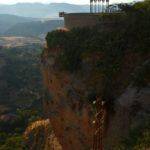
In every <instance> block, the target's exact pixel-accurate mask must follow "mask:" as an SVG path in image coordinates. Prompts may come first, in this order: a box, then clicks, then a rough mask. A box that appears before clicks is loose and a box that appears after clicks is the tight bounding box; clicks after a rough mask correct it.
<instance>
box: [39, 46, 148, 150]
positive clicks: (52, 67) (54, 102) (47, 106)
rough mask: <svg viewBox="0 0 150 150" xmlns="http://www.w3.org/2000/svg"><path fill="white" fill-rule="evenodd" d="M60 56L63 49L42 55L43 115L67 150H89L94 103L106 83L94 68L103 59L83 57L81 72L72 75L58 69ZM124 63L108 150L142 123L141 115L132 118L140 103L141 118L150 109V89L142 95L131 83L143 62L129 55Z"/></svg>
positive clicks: (107, 136) (106, 144) (107, 135)
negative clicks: (133, 107)
mask: <svg viewBox="0 0 150 150" xmlns="http://www.w3.org/2000/svg"><path fill="white" fill-rule="evenodd" d="M60 52H61V49H57V48H54V49H53V48H52V49H45V50H44V53H43V55H42V64H43V66H42V71H43V79H44V85H45V94H44V111H45V114H46V117H48V118H49V119H50V121H51V125H52V129H53V131H54V133H55V135H56V137H57V138H58V140H59V142H60V144H61V145H62V148H63V149H64V150H76V149H79V150H90V148H91V147H92V143H93V124H92V122H93V120H94V109H93V105H92V102H93V101H94V100H95V93H96V94H99V96H101V91H102V88H103V79H104V78H103V75H102V74H101V73H99V72H97V70H96V69H95V68H94V66H95V65H94V64H95V62H96V61H97V60H98V59H100V58H101V57H102V55H101V54H97V53H93V54H90V55H86V56H84V58H83V61H82V68H81V69H80V70H78V71H76V72H74V73H71V72H69V71H64V70H61V69H60V68H59V64H58V58H57V56H58V54H59V53H60ZM123 59H124V60H125V61H124V63H123V64H122V68H121V71H120V72H119V73H118V74H117V76H116V77H115V83H116V87H115V88H114V89H113V90H114V91H113V92H114V93H115V94H116V95H117V94H118V95H117V96H118V97H117V99H116V102H115V104H116V105H115V112H114V113H113V114H110V117H109V121H108V124H107V132H106V133H105V137H104V147H105V148H106V150H113V149H114V150H116V145H119V142H120V140H121V138H122V137H126V136H127V135H128V130H129V128H130V126H131V125H132V124H133V123H135V122H138V121H140V120H139V117H137V118H136V117H135V116H138V115H139V113H138V111H137V113H135V116H134V117H135V118H134V117H133V116H132V115H130V113H131V112H132V105H134V104H136V103H139V104H140V105H141V106H143V110H139V111H141V113H142V114H144V112H145V111H147V109H148V106H149V102H148V99H149V98H150V95H149V94H148V92H146V91H149V89H141V92H140V93H139V91H138V90H137V89H136V88H133V87H132V86H130V82H129V81H128V77H129V74H130V73H132V71H133V70H134V68H136V66H137V63H136V62H138V61H141V60H142V58H140V59H139V56H137V55H136V54H130V53H127V54H125V55H124V57H123ZM127 60H128V61H127ZM133 60H135V61H133ZM125 77H127V78H125ZM97 91H98V92H97ZM129 116H130V117H129ZM131 120H132V121H131ZM110 148H111V149H110Z"/></svg>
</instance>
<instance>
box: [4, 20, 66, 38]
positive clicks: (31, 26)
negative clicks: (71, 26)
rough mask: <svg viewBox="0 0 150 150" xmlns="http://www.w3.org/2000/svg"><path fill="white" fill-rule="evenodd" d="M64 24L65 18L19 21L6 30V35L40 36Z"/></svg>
mask: <svg viewBox="0 0 150 150" xmlns="http://www.w3.org/2000/svg"><path fill="white" fill-rule="evenodd" d="M63 25H64V21H63V20H49V21H48V20H45V21H32V22H26V23H18V24H16V25H14V26H12V27H11V28H9V29H8V30H7V31H6V32H4V35H6V36H26V37H30V36H34V37H40V36H44V35H46V33H47V32H49V31H52V30H55V29H57V28H60V27H63ZM44 37H45V36H44Z"/></svg>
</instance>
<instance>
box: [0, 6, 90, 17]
mask: <svg viewBox="0 0 150 150" xmlns="http://www.w3.org/2000/svg"><path fill="white" fill-rule="evenodd" d="M60 11H66V12H87V11H89V6H88V5H73V4H67V3H51V4H41V3H18V4H14V5H0V14H12V15H17V16H20V15H21V16H23V17H32V18H58V13H59V12H60Z"/></svg>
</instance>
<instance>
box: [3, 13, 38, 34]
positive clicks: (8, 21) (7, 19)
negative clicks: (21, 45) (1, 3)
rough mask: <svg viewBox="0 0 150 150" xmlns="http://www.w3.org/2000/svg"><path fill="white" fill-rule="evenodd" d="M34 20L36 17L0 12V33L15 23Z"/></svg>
mask: <svg viewBox="0 0 150 150" xmlns="http://www.w3.org/2000/svg"><path fill="white" fill-rule="evenodd" d="M34 20H36V19H33V18H27V17H19V16H15V15H11V14H0V34H2V33H4V32H5V31H6V30H8V29H9V28H10V27H12V26H14V25H15V24H17V23H25V22H31V21H34Z"/></svg>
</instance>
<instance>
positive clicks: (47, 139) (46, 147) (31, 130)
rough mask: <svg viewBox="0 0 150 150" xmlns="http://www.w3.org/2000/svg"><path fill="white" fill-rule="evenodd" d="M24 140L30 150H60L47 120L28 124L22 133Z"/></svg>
mask: <svg viewBox="0 0 150 150" xmlns="http://www.w3.org/2000/svg"><path fill="white" fill-rule="evenodd" d="M24 139H25V143H26V146H27V147H28V148H29V149H30V150H51V149H52V150H62V147H61V145H60V143H59V142H58V139H57V138H56V136H55V134H54V132H53V131H52V129H51V125H50V121H49V119H45V120H38V121H35V122H33V123H32V124H30V125H29V126H28V128H27V129H26V131H25V133H24Z"/></svg>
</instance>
